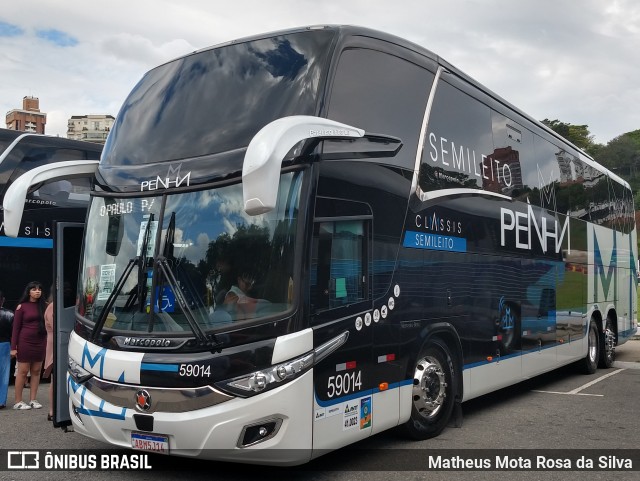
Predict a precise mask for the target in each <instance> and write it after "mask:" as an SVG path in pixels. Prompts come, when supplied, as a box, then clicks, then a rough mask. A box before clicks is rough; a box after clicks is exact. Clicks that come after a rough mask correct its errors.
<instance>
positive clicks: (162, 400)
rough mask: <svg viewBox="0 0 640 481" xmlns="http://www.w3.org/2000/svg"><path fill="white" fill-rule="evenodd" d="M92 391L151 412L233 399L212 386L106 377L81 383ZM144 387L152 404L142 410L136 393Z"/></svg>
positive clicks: (118, 403) (116, 402)
mask: <svg viewBox="0 0 640 481" xmlns="http://www.w3.org/2000/svg"><path fill="white" fill-rule="evenodd" d="M83 386H86V388H87V389H88V390H89V391H91V392H92V393H93V394H95V395H96V396H98V397H99V398H100V399H104V400H105V401H106V402H108V403H111V404H113V405H114V406H120V407H125V408H128V409H132V410H134V411H136V412H140V413H145V414H152V413H154V412H167V413H181V412H186V411H195V410H196V409H203V408H206V407H210V406H215V405H216V404H220V403H223V402H225V401H229V400H230V399H234V396H229V395H228V394H224V393H223V392H220V391H218V390H217V389H215V388H213V387H211V386H201V387H196V388H158V387H148V386H132V385H128V384H120V383H117V382H111V381H105V380H104V379H98V378H97V377H92V378H91V379H89V380H88V381H87V382H85V383H84V384H83ZM140 389H144V390H146V391H147V392H148V393H149V395H150V396H151V407H150V408H149V410H148V411H142V410H141V409H139V408H137V407H136V393H137V392H138V391H139V390H140Z"/></svg>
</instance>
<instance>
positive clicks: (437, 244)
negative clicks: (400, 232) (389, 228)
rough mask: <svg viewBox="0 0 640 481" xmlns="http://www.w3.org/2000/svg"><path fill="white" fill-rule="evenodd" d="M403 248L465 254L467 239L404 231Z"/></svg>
mask: <svg viewBox="0 0 640 481" xmlns="http://www.w3.org/2000/svg"><path fill="white" fill-rule="evenodd" d="M402 245H403V246H404V247H411V248H413V249H429V250H434V251H448V252H467V239H465V238H463V237H453V236H450V235H440V234H431V233H428V232H415V231H410V230H408V231H406V232H405V233H404V242H403V244H402Z"/></svg>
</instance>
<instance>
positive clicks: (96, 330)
mask: <svg viewBox="0 0 640 481" xmlns="http://www.w3.org/2000/svg"><path fill="white" fill-rule="evenodd" d="M152 221H153V214H150V216H149V221H148V223H147V225H146V227H145V230H144V237H143V239H142V249H141V250H140V254H139V255H138V257H134V258H132V259H129V262H128V263H127V266H126V267H125V268H124V271H123V272H122V275H121V276H120V277H119V278H118V282H116V285H115V286H114V288H113V290H112V291H111V294H109V297H108V298H107V302H105V304H104V306H103V308H102V311H101V312H100V316H99V317H98V320H97V321H96V324H95V326H93V331H91V341H96V340H97V339H98V335H99V334H100V332H101V331H102V328H103V327H104V323H105V322H106V321H107V317H108V316H109V312H110V311H111V308H112V307H113V304H114V303H115V301H116V297H117V296H118V294H119V293H120V291H121V290H122V288H123V287H124V283H125V282H126V280H127V279H128V278H129V275H130V274H131V271H132V270H133V268H134V267H135V266H136V265H137V266H138V286H137V287H138V288H137V292H136V291H133V292H132V293H131V295H130V296H129V299H127V302H126V304H125V309H126V308H127V306H131V304H132V302H133V299H134V298H135V296H136V295H137V297H138V299H140V303H141V306H142V297H141V296H142V294H143V292H142V291H141V286H140V284H141V282H140V277H141V273H142V272H143V270H146V266H147V247H148V245H149V232H150V230H151V222H152ZM143 266H144V267H143ZM145 280H146V279H145ZM143 287H145V288H146V282H145V285H144V286H143ZM141 311H142V307H141Z"/></svg>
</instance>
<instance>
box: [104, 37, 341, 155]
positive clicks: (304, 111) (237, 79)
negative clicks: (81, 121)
mask: <svg viewBox="0 0 640 481" xmlns="http://www.w3.org/2000/svg"><path fill="white" fill-rule="evenodd" d="M333 35H334V33H333V32H331V31H326V32H325V31H311V32H300V33H296V34H291V35H285V36H277V37H271V38H265V39H259V40H254V41H250V42H242V43H233V44H229V45H224V46H221V47H217V48H213V49H208V50H203V51H200V52H196V53H194V54H192V55H188V56H186V57H183V58H180V59H177V60H174V61H173V62H169V63H167V64H165V65H162V66H160V67H158V68H155V69H153V70H151V71H150V72H148V73H147V74H146V75H145V76H144V77H143V78H142V80H140V82H139V83H138V85H137V86H136V87H135V89H134V90H133V91H132V92H131V94H130V95H129V97H128V98H127V99H126V101H125V102H124V104H123V106H122V109H121V110H120V113H119V114H118V117H117V120H116V123H115V125H114V128H113V129H112V131H111V133H110V134H109V138H108V140H107V143H106V145H105V151H104V155H103V158H102V163H103V164H102V165H103V166H114V165H140V164H150V163H155V162H158V161H160V160H164V161H166V160H177V159H185V158H193V157H198V156H203V155H211V154H215V153H220V152H228V151H231V150H234V149H239V148H245V147H246V146H247V145H248V144H249V141H250V140H251V138H252V137H253V136H254V135H255V133H256V132H257V131H258V130H260V129H261V128H262V127H263V126H264V125H266V124H268V123H269V122H271V121H272V120H275V119H278V118H280V117H286V116H288V115H313V113H314V112H315V109H316V101H317V95H318V89H319V88H320V82H321V79H322V74H323V72H324V69H325V67H326V65H325V64H326V60H327V58H328V55H329V51H330V48H329V46H330V42H331V39H332V37H333Z"/></svg>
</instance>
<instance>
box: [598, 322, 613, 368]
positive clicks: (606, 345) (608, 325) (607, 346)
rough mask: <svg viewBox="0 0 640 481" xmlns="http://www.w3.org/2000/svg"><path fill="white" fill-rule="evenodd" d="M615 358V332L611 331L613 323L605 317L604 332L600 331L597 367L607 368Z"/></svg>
mask: <svg viewBox="0 0 640 481" xmlns="http://www.w3.org/2000/svg"><path fill="white" fill-rule="evenodd" d="M615 360H616V334H615V332H614V331H613V323H612V322H611V319H609V317H607V320H606V322H605V326H604V332H602V333H600V363H599V367H601V368H603V369H609V368H610V367H611V366H613V361H615Z"/></svg>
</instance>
